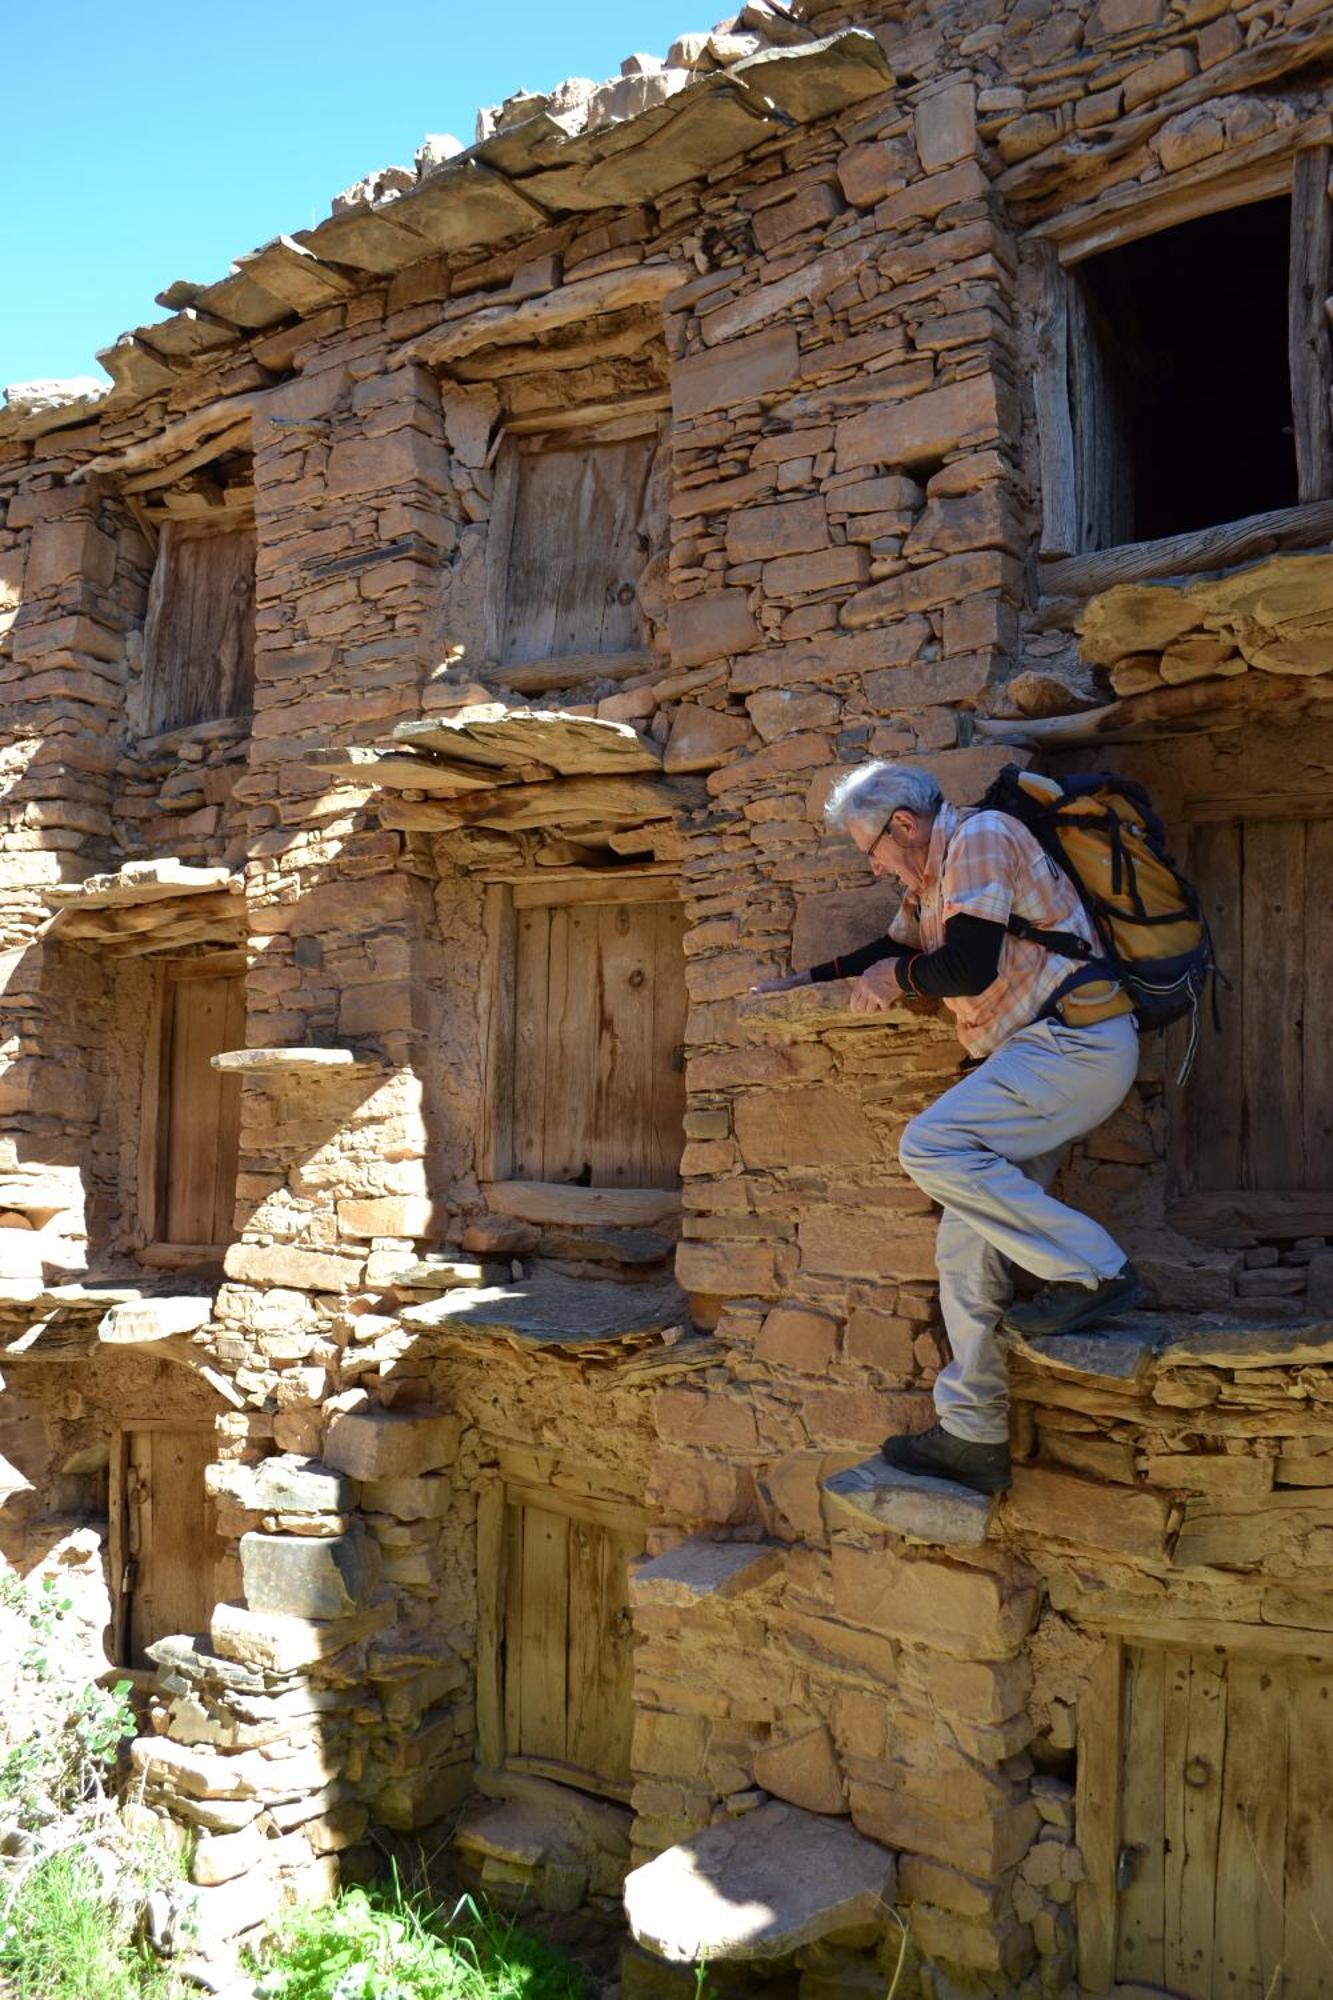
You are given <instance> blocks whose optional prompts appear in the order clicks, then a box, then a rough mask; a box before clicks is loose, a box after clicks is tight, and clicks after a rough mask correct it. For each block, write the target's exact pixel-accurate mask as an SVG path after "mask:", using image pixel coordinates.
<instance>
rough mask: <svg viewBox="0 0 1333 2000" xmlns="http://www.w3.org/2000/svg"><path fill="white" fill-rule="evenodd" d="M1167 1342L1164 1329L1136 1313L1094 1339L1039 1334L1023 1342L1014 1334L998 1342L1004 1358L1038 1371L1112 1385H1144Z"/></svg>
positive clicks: (1109, 1322)
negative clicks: (1013, 1358)
mask: <svg viewBox="0 0 1333 2000" xmlns="http://www.w3.org/2000/svg"><path fill="white" fill-rule="evenodd" d="M1145 1322H1146V1323H1145ZM1166 1338H1167V1327H1166V1325H1165V1323H1158V1322H1157V1321H1156V1320H1155V1319H1150V1317H1149V1315H1147V1314H1135V1313H1123V1314H1121V1316H1120V1317H1119V1318H1118V1319H1109V1320H1107V1321H1106V1323H1105V1326H1104V1328H1103V1329H1102V1330H1100V1331H1098V1332H1096V1333H1062V1334H1043V1335H1041V1336H1039V1337H1037V1338H1034V1339H1027V1340H1025V1339H1024V1338H1023V1336H1022V1335H1021V1334H1017V1333H1008V1332H1002V1333H1001V1334H1000V1336H999V1340H1000V1345H1001V1347H1003V1348H1004V1349H1005V1351H1006V1352H1007V1353H1010V1354H1019V1355H1021V1356H1022V1357H1023V1359H1024V1360H1025V1361H1031V1362H1033V1363H1034V1364H1035V1365H1036V1366H1037V1367H1039V1368H1047V1369H1050V1370H1052V1371H1053V1372H1054V1373H1056V1374H1058V1375H1077V1376H1079V1377H1081V1378H1083V1379H1092V1380H1094V1381H1102V1382H1115V1383H1117V1384H1124V1383H1126V1382H1129V1383H1136V1382H1142V1381H1143V1380H1145V1379H1146V1377H1147V1375H1148V1372H1149V1370H1150V1369H1151V1367H1152V1363H1153V1357H1154V1356H1155V1355H1156V1353H1157V1350H1158V1348H1159V1347H1160V1346H1161V1345H1162V1343H1163V1341H1164V1340H1165V1339H1166Z"/></svg>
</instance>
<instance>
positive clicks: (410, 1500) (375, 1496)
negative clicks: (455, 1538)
mask: <svg viewBox="0 0 1333 2000" xmlns="http://www.w3.org/2000/svg"><path fill="white" fill-rule="evenodd" d="M453 1497H454V1488H453V1486H452V1485H451V1483H450V1482H449V1480H447V1479H441V1478H440V1477H439V1476H438V1475H436V1474H431V1473H426V1474H424V1475H423V1476H421V1477H420V1478H415V1479H413V1478H406V1479H367V1480H366V1481H365V1482H364V1484H363V1485H362V1488H361V1504H362V1506H363V1507H364V1508H365V1510H366V1512H367V1513H368V1514H391V1515H392V1516H393V1518H394V1520H395V1521H439V1520H442V1519H443V1518H444V1516H445V1515H446V1514H447V1513H448V1512H449V1509H450V1507H451V1505H452V1504H453Z"/></svg>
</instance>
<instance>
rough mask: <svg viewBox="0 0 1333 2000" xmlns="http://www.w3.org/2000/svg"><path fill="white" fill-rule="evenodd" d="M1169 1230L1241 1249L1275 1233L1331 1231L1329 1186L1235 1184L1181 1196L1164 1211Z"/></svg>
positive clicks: (1292, 1234) (1332, 1197)
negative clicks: (1270, 1188) (1268, 1187)
mask: <svg viewBox="0 0 1333 2000" xmlns="http://www.w3.org/2000/svg"><path fill="white" fill-rule="evenodd" d="M1167 1220H1168V1222H1169V1223H1170V1224H1171V1227H1172V1228H1173V1229H1176V1230H1179V1231H1180V1233H1181V1234H1182V1235H1184V1236H1195V1237H1198V1238H1199V1239H1200V1240H1201V1241H1203V1242H1205V1243H1219V1244H1222V1245H1223V1246H1228V1247H1234V1248H1237V1249H1244V1248H1245V1247H1247V1246H1248V1245H1249V1244H1251V1243H1257V1242H1259V1241H1260V1240H1261V1239H1271V1238H1272V1237H1274V1236H1290V1237H1292V1238H1293V1239H1294V1238H1296V1237H1297V1236H1328V1235H1333V1190H1329V1191H1325V1192H1320V1191H1318V1190H1314V1191H1310V1190H1305V1189H1300V1188H1293V1189H1290V1190H1281V1189H1279V1190H1276V1191H1268V1190H1264V1191H1260V1190H1258V1189H1250V1188H1238V1189H1235V1190H1214V1191H1210V1192H1208V1193H1204V1194H1187V1195H1182V1197H1181V1199H1180V1200H1179V1201H1177V1202H1174V1203H1173V1204H1172V1206H1171V1208H1170V1209H1169V1210H1168V1213H1167Z"/></svg>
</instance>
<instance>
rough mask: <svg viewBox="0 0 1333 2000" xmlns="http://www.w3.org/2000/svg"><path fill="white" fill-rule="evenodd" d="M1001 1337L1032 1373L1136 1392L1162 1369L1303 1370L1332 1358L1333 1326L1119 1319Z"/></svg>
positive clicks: (1309, 1320) (1199, 1316) (1302, 1321)
mask: <svg viewBox="0 0 1333 2000" xmlns="http://www.w3.org/2000/svg"><path fill="white" fill-rule="evenodd" d="M1000 1339H1001V1343H1002V1345H1003V1346H1004V1347H1005V1348H1006V1351H1007V1352H1008V1353H1009V1354H1010V1355H1011V1356H1013V1357H1015V1358H1017V1359H1019V1360H1022V1361H1024V1362H1027V1363H1028V1364H1030V1365H1031V1366H1032V1367H1034V1368H1040V1369H1046V1370H1049V1371H1051V1372H1053V1373H1055V1374H1059V1375H1067V1376H1077V1377H1079V1378H1080V1379H1081V1380H1085V1381H1090V1382H1106V1383H1111V1384H1114V1385H1115V1386H1116V1387H1118V1388H1124V1387H1125V1386H1126V1385H1128V1386H1130V1387H1131V1388H1135V1387H1139V1386H1141V1385H1143V1384H1145V1383H1146V1381H1147V1379H1148V1378H1149V1376H1150V1375H1151V1374H1152V1373H1153V1372H1154V1371H1155V1370H1157V1369H1162V1368H1172V1369H1175V1368H1191V1367H1196V1368H1303V1367H1308V1366H1311V1365H1313V1366H1319V1365H1320V1364H1321V1363H1327V1362H1329V1361H1331V1360H1333V1320H1329V1319H1327V1318H1319V1317H1313V1316H1309V1315H1306V1316H1304V1317H1299V1316H1296V1315H1293V1316H1292V1317H1291V1318H1289V1319H1286V1318H1278V1317H1268V1316H1265V1317H1263V1318H1260V1317H1259V1316H1258V1315H1254V1314H1246V1313H1245V1312H1243V1311H1238V1312H1231V1313H1165V1312H1162V1313H1155V1312H1143V1313H1121V1314H1119V1315H1118V1316H1117V1317H1116V1318H1114V1319H1110V1320H1108V1321H1107V1322H1106V1326H1105V1330H1104V1331H1103V1332H1098V1333H1074V1334H1061V1335H1058V1336H1049V1335H1048V1336H1045V1337H1042V1338H1040V1339H1032V1340H1024V1339H1022V1338H1020V1337H1019V1336H1017V1335H1015V1334H1001V1336H1000Z"/></svg>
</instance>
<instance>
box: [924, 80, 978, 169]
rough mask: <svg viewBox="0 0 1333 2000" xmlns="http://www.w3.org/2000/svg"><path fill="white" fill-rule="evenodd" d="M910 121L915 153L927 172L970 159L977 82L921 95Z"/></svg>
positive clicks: (973, 146)
mask: <svg viewBox="0 0 1333 2000" xmlns="http://www.w3.org/2000/svg"><path fill="white" fill-rule="evenodd" d="M912 124H913V130H914V133H915V136H916V150H917V154H918V156H919V158H920V161H921V164H922V166H923V167H924V168H925V170H926V172H927V173H928V174H933V173H936V172H938V171H939V169H940V168H941V167H951V166H952V165H953V164H954V162H955V161H957V160H969V159H971V157H972V155H973V154H974V153H975V152H976V150H977V93H976V85H975V84H972V83H951V84H949V85H947V86H946V88H945V89H943V90H937V91H936V92H935V93H934V95H933V96H930V97H923V98H922V99H921V101H920V103H919V104H918V105H917V107H916V110H915V112H914V113H913V118H912Z"/></svg>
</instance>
